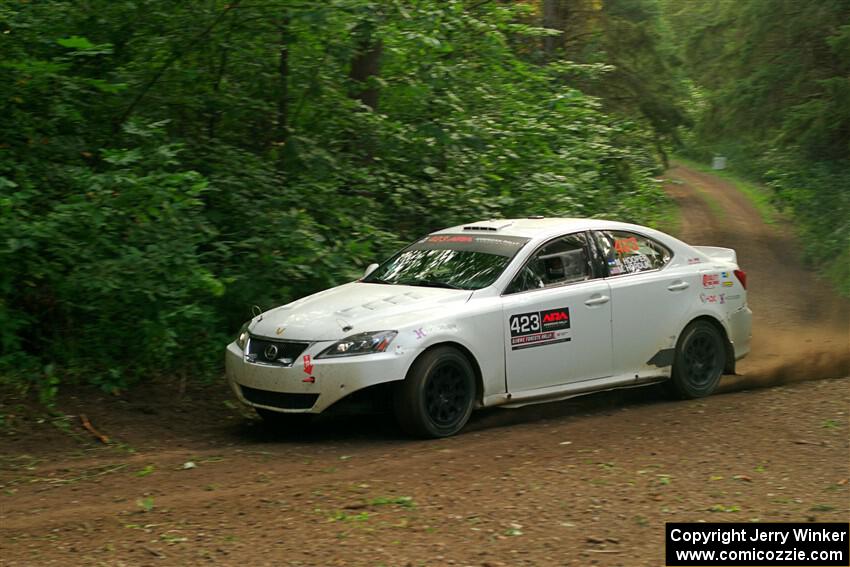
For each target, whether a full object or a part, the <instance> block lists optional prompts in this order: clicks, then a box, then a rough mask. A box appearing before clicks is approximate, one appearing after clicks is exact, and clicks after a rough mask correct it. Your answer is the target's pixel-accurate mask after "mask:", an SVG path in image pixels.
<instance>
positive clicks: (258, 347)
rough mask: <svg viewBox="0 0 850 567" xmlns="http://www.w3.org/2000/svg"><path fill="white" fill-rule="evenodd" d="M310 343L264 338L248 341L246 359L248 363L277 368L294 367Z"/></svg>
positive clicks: (252, 338) (254, 338)
mask: <svg viewBox="0 0 850 567" xmlns="http://www.w3.org/2000/svg"><path fill="white" fill-rule="evenodd" d="M308 346H310V343H299V342H294V341H273V340H270V339H264V338H262V337H250V338H249V339H248V352H247V353H245V358H246V359H247V360H248V362H259V363H261V364H273V365H275V366H292V364H293V363H294V362H295V361H296V360H297V359H298V356H299V355H300V354H301V353H302V352H304V351H305V350H306V349H307V347H308Z"/></svg>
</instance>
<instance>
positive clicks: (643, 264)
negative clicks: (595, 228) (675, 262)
mask: <svg viewBox="0 0 850 567" xmlns="http://www.w3.org/2000/svg"><path fill="white" fill-rule="evenodd" d="M596 234H597V237H598V238H597V240H598V242H599V246H600V247H601V248H602V256H603V257H604V258H605V263H606V264H607V268H608V275H609V276H620V275H623V274H637V273H640V272H648V271H650V270H659V269H661V268H663V267H664V266H666V265H667V263H668V262H669V261H670V259H671V258H672V257H673V253H672V252H671V251H670V250H669V249H668V248H667V247H666V246H664V245H663V244H661V243H660V242H657V241H655V240H653V239H651V238H647V237H646V236H641V235H639V234H635V233H632V232H623V231H619V230H603V231H600V232H597V233H596Z"/></svg>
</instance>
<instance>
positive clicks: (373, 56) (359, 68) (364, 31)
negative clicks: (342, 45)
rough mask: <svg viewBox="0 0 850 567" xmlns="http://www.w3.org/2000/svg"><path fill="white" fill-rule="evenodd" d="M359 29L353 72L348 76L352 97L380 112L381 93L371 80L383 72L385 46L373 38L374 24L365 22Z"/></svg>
mask: <svg viewBox="0 0 850 567" xmlns="http://www.w3.org/2000/svg"><path fill="white" fill-rule="evenodd" d="M357 27H358V28H360V29H359V30H355V34H356V35H357V44H356V46H355V49H356V52H355V54H354V57H352V59H351V71H349V74H348V78H349V79H351V81H352V83H353V85H352V88H351V92H350V96H351V98H354V99H357V100H359V101H360V102H362V103H363V104H364V105H366V106H368V107H369V108H370V109H371V110H372V111H376V110H378V98H379V91H378V87H377V86H376V85H375V84H374V83H372V82H371V81H370V79H371V78H372V77H377V76H378V73H379V72H380V70H381V54H382V53H383V50H384V44H383V42H382V41H381V40H380V39H375V38H374V37H373V36H372V31H373V27H374V24H373V23H371V22H365V23H362V24H360V25H358V26H357ZM358 32H359V33H358Z"/></svg>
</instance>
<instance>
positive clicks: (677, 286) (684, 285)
mask: <svg viewBox="0 0 850 567" xmlns="http://www.w3.org/2000/svg"><path fill="white" fill-rule="evenodd" d="M689 287H691V284H689V283H688V282H676V283H672V284H670V285H668V286H667V289H668V290H670V291H682V290H683V289H688V288H689Z"/></svg>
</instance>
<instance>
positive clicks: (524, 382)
mask: <svg viewBox="0 0 850 567" xmlns="http://www.w3.org/2000/svg"><path fill="white" fill-rule="evenodd" d="M591 252H595V250H593V249H592V248H591V247H590V237H589V235H588V234H587V233H585V232H578V233H573V234H568V235H564V236H560V237H558V238H555V239H553V240H550V241H548V242H547V243H545V244H544V245H542V246H541V247H540V248H538V249H537V250H536V251H535V252H534V254H532V256H531V257H530V259H529V260H528V261H527V262H526V263H525V264H524V265H523V266H522V267H521V268H520V269H519V271H518V272H517V273H516V275H515V276H514V278H513V280H512V281H511V283H510V284H509V285H508V287H507V288H506V289H505V292H504V293H503V295H502V302H503V303H502V307H503V316H504V340H505V368H506V374H507V376H506V378H507V388H508V391H509V392H519V391H523V390H533V389H537V388H546V387H550V386H558V385H561V384H566V383H569V382H577V381H581V380H588V379H592V378H600V377H604V376H609V375H610V374H611V364H612V360H611V357H612V350H611V349H612V342H611V341H612V337H611V302H610V293H609V290H608V283H607V282H606V281H605V280H604V279H602V277H601V276H602V275H603V274H601V273H600V269H599V267H598V265H597V264H596V263H595V262H594V261H593V260H592V258H593V257H592V256H591Z"/></svg>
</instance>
